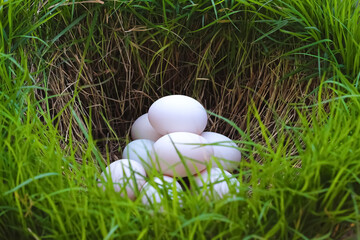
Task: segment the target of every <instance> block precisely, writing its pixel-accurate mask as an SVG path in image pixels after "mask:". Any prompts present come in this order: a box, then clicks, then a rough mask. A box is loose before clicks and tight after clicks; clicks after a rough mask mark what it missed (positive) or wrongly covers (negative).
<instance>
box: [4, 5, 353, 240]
mask: <svg viewBox="0 0 360 240" xmlns="http://www.w3.org/2000/svg"><path fill="white" fill-rule="evenodd" d="M356 6H357V2H355V1H350V0H346V1H343V4H342V5H340V4H339V3H337V2H336V1H331V0H327V1H199V2H198V3H192V2H188V1H177V2H175V3H173V2H171V1H162V2H159V1H129V2H117V1H108V2H106V3H105V4H102V2H101V1H97V3H87V2H84V3H74V2H67V1H49V2H46V3H45V2H43V1H0V24H1V25H0V26H1V30H2V31H0V78H1V84H0V99H1V101H0V108H1V111H0V129H1V130H0V134H1V135H0V136H1V137H0V159H1V161H0V169H1V171H0V181H1V183H2V184H1V185H0V194H1V197H0V238H5V239H15V238H16V239H18V238H19V239H25V238H26V239H28V238H35V239H45V238H54V239H59V238H62V239H69V238H72V239H89V238H90V239H91V238H96V239H99V238H104V239H114V238H115V239H118V238H131V239H133V238H136V239H142V238H144V239H167V238H180V239H209V238H214V239H230V238H234V239H239V238H240V239H269V238H271V239H329V238H330V239H341V238H345V237H346V236H351V237H353V238H360V226H359V222H360V214H359V204H360V199H359V194H360V192H359V189H360V179H359V175H360V163H359V161H358V155H359V149H360V146H359V145H360V141H359V140H360V139H359V137H358V136H359V132H360V125H359V124H358V122H359V116H360V115H359V114H360V113H359V111H360V98H359V96H360V94H359V90H358V72H359V66H358V65H359V63H358V56H357V55H358V54H359V51H358V44H357V42H358V41H357V37H358V36H359V34H357V33H358V26H357V21H358V18H359V12H358V9H357V8H356ZM345 47H346V48H347V49H348V50H347V51H345ZM169 93H183V94H188V95H192V96H194V97H196V98H198V99H199V100H201V101H202V102H203V103H204V105H205V106H206V107H207V108H208V109H209V110H211V111H212V112H214V114H213V115H211V121H212V122H211V126H210V129H211V130H216V131H220V132H222V133H225V134H228V135H230V136H232V137H233V138H234V139H235V140H237V142H238V143H239V146H240V150H241V151H242V153H243V156H244V158H243V161H242V162H241V165H240V168H239V171H238V173H236V174H235V176H236V177H237V178H238V179H239V181H240V182H241V186H240V189H237V190H240V193H239V194H237V196H236V197H235V198H225V199H222V200H219V201H207V200H206V199H205V198H204V197H202V196H201V194H200V192H199V191H200V190H191V191H185V192H184V193H180V196H181V198H182V201H183V206H182V207H180V206H179V204H177V203H176V202H175V201H171V200H167V201H164V203H163V205H162V206H153V207H147V206H144V205H142V204H141V201H140V199H138V200H136V201H134V202H132V201H130V200H128V199H126V198H122V197H121V196H120V195H119V194H118V193H116V192H114V191H113V190H111V189H108V190H107V191H102V190H101V189H100V188H98V187H97V178H98V177H99V175H100V172H101V169H104V166H105V164H108V163H109V162H111V161H113V160H114V159H116V157H117V156H119V152H118V149H119V146H123V144H124V143H125V142H126V140H127V136H126V135H127V134H128V128H129V126H130V123H131V121H132V120H133V119H134V118H136V117H137V116H139V115H140V113H142V112H143V111H144V109H146V108H147V107H148V105H149V104H150V103H151V101H153V100H155V99H156V98H157V97H159V96H162V95H166V94H169ZM224 116H225V117H226V118H224ZM228 119H230V120H228ZM101 138H103V140H102V139H101ZM99 146H101V148H100V149H99V148H98V147H99ZM101 153H102V154H101ZM153 177H154V176H152V175H151V176H149V178H150V179H152V178H153ZM190 182H191V181H190ZM160 207H161V208H162V209H163V211H162V212H161V211H159V208H160Z"/></svg>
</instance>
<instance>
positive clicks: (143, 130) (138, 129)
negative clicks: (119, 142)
mask: <svg viewBox="0 0 360 240" xmlns="http://www.w3.org/2000/svg"><path fill="white" fill-rule="evenodd" d="M161 136H162V135H161V134H160V133H158V132H157V131H155V129H154V128H153V126H152V125H151V124H150V122H149V118H148V114H147V113H145V114H143V115H141V116H140V117H139V118H137V119H136V120H135V122H134V123H133V125H132V127H131V138H132V140H136V139H149V140H152V141H154V142H155V141H156V140H158V139H159V138H160V137H161Z"/></svg>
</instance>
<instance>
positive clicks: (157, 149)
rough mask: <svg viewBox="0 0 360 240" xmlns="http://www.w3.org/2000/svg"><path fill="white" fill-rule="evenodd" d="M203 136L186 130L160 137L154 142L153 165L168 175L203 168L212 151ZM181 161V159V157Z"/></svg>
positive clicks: (193, 171) (183, 175) (181, 174)
mask: <svg viewBox="0 0 360 240" xmlns="http://www.w3.org/2000/svg"><path fill="white" fill-rule="evenodd" d="M202 144H208V142H207V141H206V139H205V138H203V137H201V136H200V135H197V134H194V133H188V132H175V133H170V134H167V135H165V136H163V137H161V138H160V139H159V140H157V141H156V142H155V143H154V152H153V157H152V161H153V166H154V165H155V167H156V169H157V170H158V171H159V172H161V173H163V174H164V175H168V176H179V177H185V176H187V171H186V167H187V168H188V170H189V172H190V174H192V175H193V174H196V173H197V172H201V171H202V170H204V169H205V167H206V164H207V163H208V161H209V160H210V157H211V156H212V155H213V153H214V151H213V149H212V146H209V145H202ZM177 151H178V152H179V153H180V155H179V154H178V152H177ZM180 156H182V158H183V161H184V163H185V164H186V166H184V164H183V161H182V160H181V157H180Z"/></svg>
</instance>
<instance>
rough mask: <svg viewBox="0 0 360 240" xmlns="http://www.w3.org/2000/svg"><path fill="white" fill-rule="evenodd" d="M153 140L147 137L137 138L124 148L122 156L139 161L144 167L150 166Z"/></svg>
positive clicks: (148, 167)
mask: <svg viewBox="0 0 360 240" xmlns="http://www.w3.org/2000/svg"><path fill="white" fill-rule="evenodd" d="M153 146H154V141H152V140H149V139H137V140H134V141H132V142H130V143H129V144H128V145H126V147H125V148H124V151H123V153H122V158H127V159H131V160H134V161H136V162H138V163H140V164H141V165H142V166H143V167H144V168H145V169H150V168H151V161H150V159H151V153H152V151H153Z"/></svg>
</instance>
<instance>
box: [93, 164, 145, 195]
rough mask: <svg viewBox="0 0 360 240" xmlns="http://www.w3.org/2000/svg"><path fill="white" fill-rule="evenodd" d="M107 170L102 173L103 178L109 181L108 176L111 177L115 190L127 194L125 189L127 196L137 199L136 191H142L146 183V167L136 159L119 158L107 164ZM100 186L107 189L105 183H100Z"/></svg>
mask: <svg viewBox="0 0 360 240" xmlns="http://www.w3.org/2000/svg"><path fill="white" fill-rule="evenodd" d="M105 172H106V173H105ZM105 172H102V173H101V176H102V177H103V179H104V180H105V181H106V182H107V181H108V177H110V178H111V181H112V183H113V187H114V189H115V191H116V192H120V191H121V192H122V194H121V195H122V196H124V195H125V193H124V191H126V193H127V196H128V197H129V198H130V199H132V200H134V199H135V193H136V191H137V190H138V191H140V190H141V188H142V186H143V185H144V184H145V179H144V176H145V169H144V168H143V167H142V166H141V164H139V163H138V162H136V161H134V160H129V159H120V160H117V161H115V162H113V163H111V164H110V165H109V166H107V167H106V169H105ZM98 186H99V187H102V188H103V190H105V184H102V183H99V184H98ZM124 188H125V189H124Z"/></svg>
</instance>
